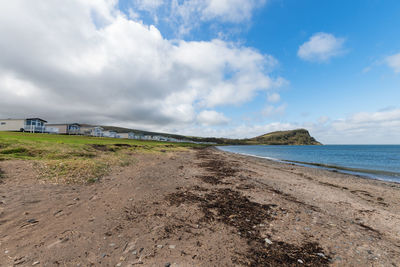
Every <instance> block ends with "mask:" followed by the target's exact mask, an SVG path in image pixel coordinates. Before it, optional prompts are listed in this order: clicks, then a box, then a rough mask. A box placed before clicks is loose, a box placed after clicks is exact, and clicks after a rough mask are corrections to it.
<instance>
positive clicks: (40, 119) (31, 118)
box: [26, 118, 47, 122]
mask: <svg viewBox="0 0 400 267" xmlns="http://www.w3.org/2000/svg"><path fill="white" fill-rule="evenodd" d="M26 120H40V121H43V122H47V121H46V120H43V119H41V118H26Z"/></svg>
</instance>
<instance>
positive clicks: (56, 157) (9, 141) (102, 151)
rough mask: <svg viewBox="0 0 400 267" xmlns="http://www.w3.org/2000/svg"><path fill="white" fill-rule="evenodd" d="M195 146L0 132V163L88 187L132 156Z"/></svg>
mask: <svg viewBox="0 0 400 267" xmlns="http://www.w3.org/2000/svg"><path fill="white" fill-rule="evenodd" d="M194 146H199V145H194V144H186V143H168V142H156V141H139V140H130V139H114V138H98V137H87V136H68V135H50V134H31V133H14V132H0V161H1V160H12V159H20V160H32V161H34V162H35V164H34V166H35V169H36V170H37V172H38V174H39V177H41V178H42V179H46V180H48V181H51V182H55V183H90V182H95V181H97V180H99V179H100V178H101V177H102V176H104V175H106V174H107V173H109V172H110V171H111V170H112V168H113V167H115V166H121V167H123V166H128V165H130V164H132V163H134V162H135V156H134V155H135V153H163V152H168V151H177V150H182V149H186V148H188V147H194Z"/></svg>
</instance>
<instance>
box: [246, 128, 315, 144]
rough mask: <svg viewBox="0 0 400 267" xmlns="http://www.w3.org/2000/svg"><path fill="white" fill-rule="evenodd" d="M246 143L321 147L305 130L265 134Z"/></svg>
mask: <svg viewBox="0 0 400 267" xmlns="http://www.w3.org/2000/svg"><path fill="white" fill-rule="evenodd" d="M247 143H249V144H252V143H254V144H265V145H321V143H320V142H318V141H317V140H315V138H314V137H312V136H311V135H310V133H309V132H308V131H307V130H306V129H296V130H290V131H277V132H272V133H267V134H264V135H260V136H257V137H254V138H251V139H249V140H248V141H247Z"/></svg>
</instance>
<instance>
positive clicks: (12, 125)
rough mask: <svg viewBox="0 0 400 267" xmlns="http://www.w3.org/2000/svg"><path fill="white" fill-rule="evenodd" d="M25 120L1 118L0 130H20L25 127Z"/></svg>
mask: <svg viewBox="0 0 400 267" xmlns="http://www.w3.org/2000/svg"><path fill="white" fill-rule="evenodd" d="M24 124H25V120H24V119H19V120H1V119H0V131H18V132H19V131H20V129H21V128H24Z"/></svg>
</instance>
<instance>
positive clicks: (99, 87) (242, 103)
mask: <svg viewBox="0 0 400 267" xmlns="http://www.w3.org/2000/svg"><path fill="white" fill-rule="evenodd" d="M54 5H56V3H54V2H52V1H44V2H43V5H42V6H41V7H37V6H34V5H31V4H29V1H24V0H16V1H13V2H12V3H3V4H1V7H0V9H1V10H2V11H0V12H2V14H0V18H1V19H0V25H2V26H1V27H0V34H2V36H6V37H7V38H2V40H1V41H0V48H2V49H3V50H2V51H4V52H5V53H4V55H3V56H0V91H1V90H3V91H4V93H6V94H7V98H4V99H3V100H0V115H1V116H2V117H4V116H7V117H14V116H30V115H31V114H33V113H35V115H38V116H42V117H46V118H49V120H51V121H77V120H85V122H89V123H103V124H104V123H106V124H112V125H118V126H127V127H133V128H141V129H147V130H154V131H165V132H174V133H182V134H189V135H201V136H225V137H235V138H242V137H252V136H255V135H260V134H263V133H264V132H268V131H274V130H285V129H294V128H307V129H309V130H310V132H311V134H312V135H314V136H315V137H316V138H317V139H318V140H321V141H322V142H323V143H332V144H333V143H349V144H354V143H397V144H398V143H400V106H399V100H400V35H399V34H398V29H399V28H400V18H399V16H398V14H400V2H399V1H394V0H388V1H377V0H363V1H361V0H359V1H356V0H354V1H344V0H336V1H319V0H302V1H298V0H171V1H164V0H120V1H116V0H99V1H97V2H96V3H88V2H86V1H83V0H74V1H71V3H69V4H68V5H66V6H65V8H64V9H63V10H56V11H53V12H51V10H54V8H55V6H54ZM50 21H51V23H50ZM28 22H29V23H28ZM49 36H51V37H52V38H50V37H49ZM41 55H46V56H41ZM20 57H21V58H24V59H26V60H19V58H20ZM61 63H62V64H61ZM50 76H51V77H50ZM21 88H24V89H21ZM33 94H36V95H40V96H43V97H42V99H43V103H45V104H43V105H40V104H39V103H40V101H41V100H38V102H37V103H36V104H35V103H33V104H32V103H30V102H29V101H28V99H29V98H30V97H31V96H32V95H33ZM65 100H69V101H72V102H73V103H74V105H73V106H71V107H64V108H63V110H60V105H59V103H62V101H65ZM99 107H101V108H99Z"/></svg>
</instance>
